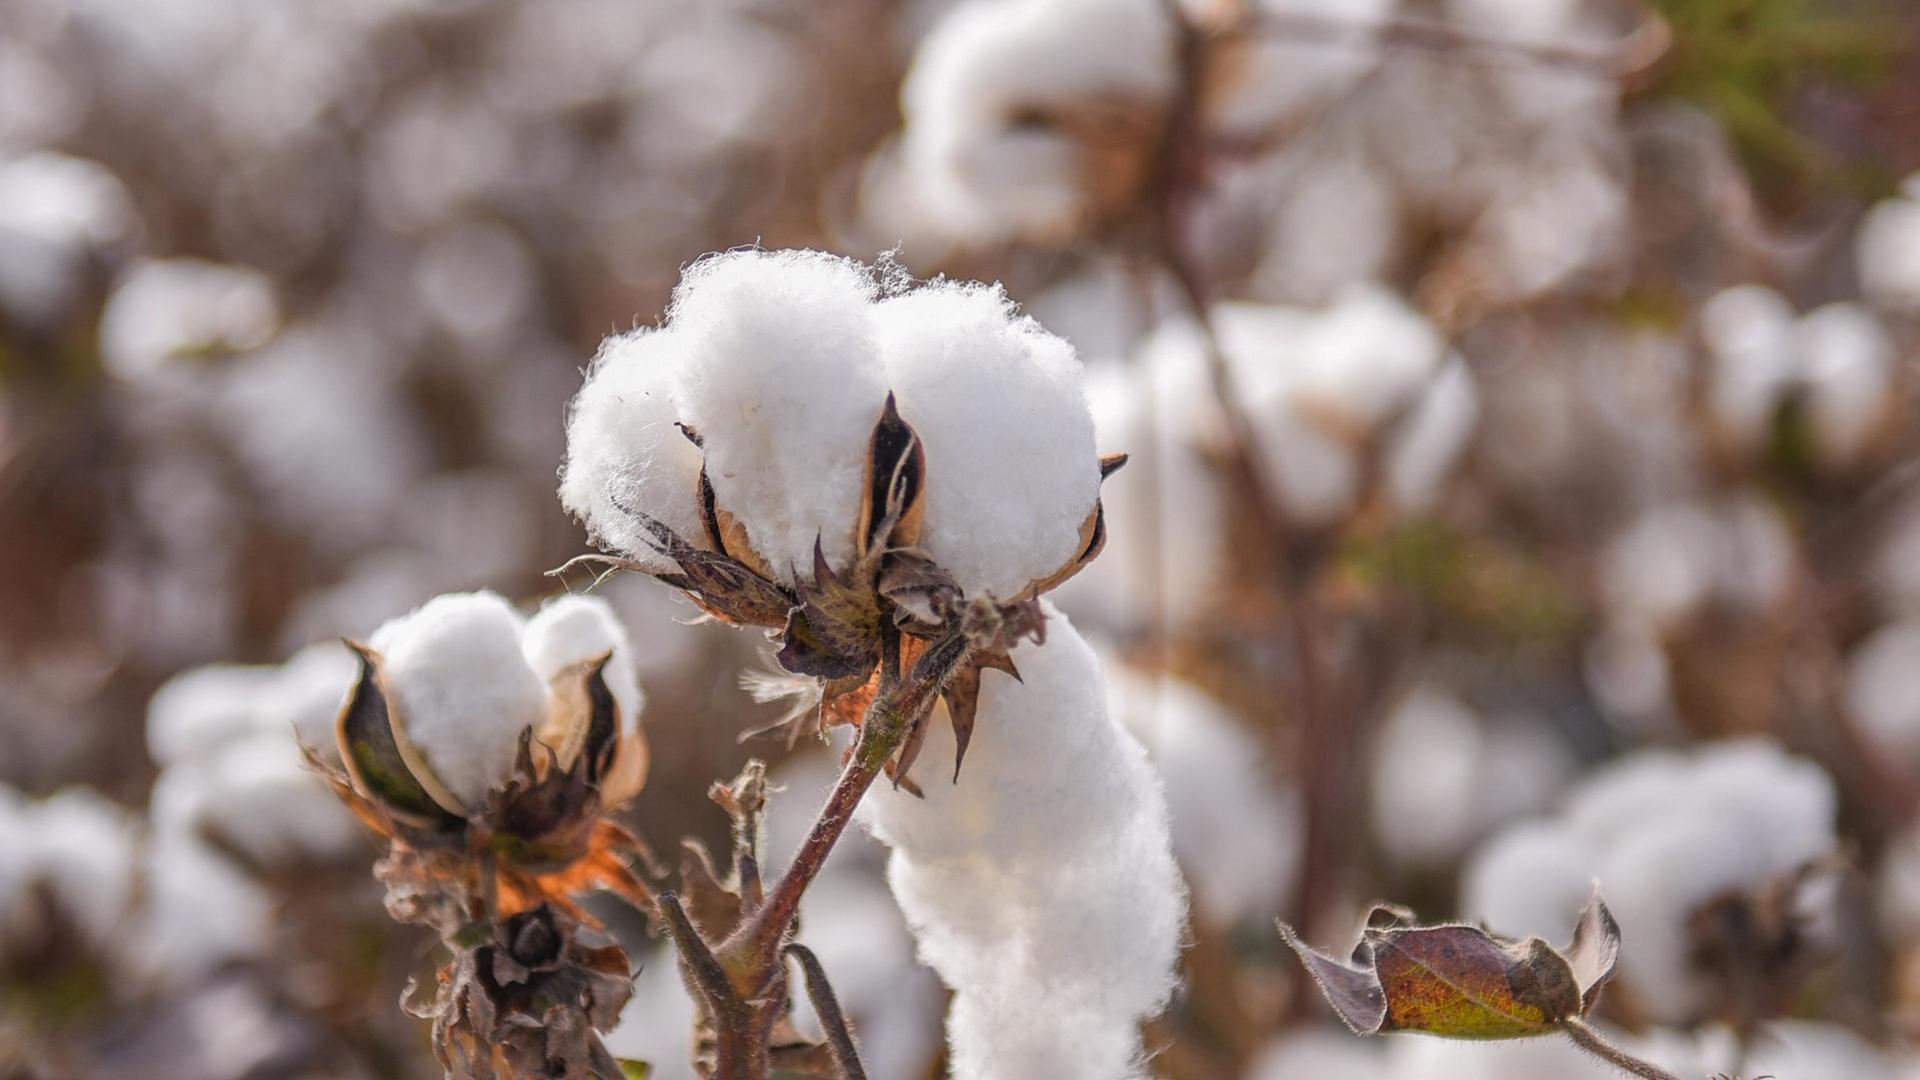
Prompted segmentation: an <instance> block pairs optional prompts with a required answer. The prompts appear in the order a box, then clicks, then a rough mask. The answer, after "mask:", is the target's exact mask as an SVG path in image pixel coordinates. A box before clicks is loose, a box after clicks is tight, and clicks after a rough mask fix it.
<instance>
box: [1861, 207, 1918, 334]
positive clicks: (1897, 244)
mask: <svg viewBox="0 0 1920 1080" xmlns="http://www.w3.org/2000/svg"><path fill="white" fill-rule="evenodd" d="M1854 267H1855V270H1856V272H1857V273H1858V274H1859V276H1860V287H1861V289H1862V290H1864V291H1865V292H1866V294H1867V297H1868V299H1871V300H1872V301H1873V302H1874V303H1876V304H1879V305H1881V306H1883V307H1887V308H1891V309H1893V310H1895V311H1902V312H1906V313H1908V314H1912V313H1915V312H1920V176H1913V177H1908V178H1907V182H1906V185H1905V190H1904V193H1903V195H1902V197H1900V198H1893V199H1887V200H1885V201H1884V202H1881V203H1879V204H1878V205H1876V206H1875V207H1874V208H1873V209H1872V210H1870V211H1868V212H1867V216H1866V219H1865V220H1864V221H1862V222H1861V223H1860V231H1859V233H1858V234H1857V235H1856V236H1855V237H1854Z"/></svg>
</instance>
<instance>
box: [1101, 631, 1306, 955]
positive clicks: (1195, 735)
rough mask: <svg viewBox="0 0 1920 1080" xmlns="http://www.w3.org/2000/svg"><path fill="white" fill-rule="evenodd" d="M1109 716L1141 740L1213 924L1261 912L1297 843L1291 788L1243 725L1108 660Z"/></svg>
mask: <svg viewBox="0 0 1920 1080" xmlns="http://www.w3.org/2000/svg"><path fill="white" fill-rule="evenodd" d="M1107 670H1108V702H1109V707H1110V708H1111V710H1112V712H1113V715H1114V716H1116V717H1118V718H1119V719H1120V721H1121V723H1123V724H1125V725H1126V728H1127V730H1128V731H1130V732H1132V733H1133V735H1134V737H1136V738H1138V739H1139V740H1140V741H1141V743H1142V744H1144V745H1145V746H1146V748H1147V756H1148V757H1149V758H1150V759H1151V760H1152V761H1153V766H1154V771H1155V772H1157V773H1159V774H1160V780H1161V783H1162V785H1163V787H1164V789H1165V791H1166V795H1167V805H1168V809H1169V811H1170V812H1171V815H1172V822H1173V852H1174V854H1175V855H1176V856H1177V857H1178V858H1179V860H1180V865H1181V867H1182V868H1184V869H1185V870H1186V872H1187V877H1188V880H1189V881H1190V882H1191V883H1192V885H1193V892H1194V903H1195V905H1196V906H1197V907H1198V908H1199V910H1200V914H1201V916H1202V917H1203V918H1204V919H1205V920H1206V922H1207V923H1208V924H1209V925H1211V926H1214V927H1231V926H1235V925H1238V924H1243V923H1244V924H1251V923H1255V922H1264V921H1266V920H1269V919H1271V918H1272V917H1273V916H1274V915H1275V914H1276V913H1277V912H1278V911H1279V910H1280V902H1281V900H1282V898H1284V897H1286V896H1289V895H1291V893H1292V889H1293V885H1294V878H1295V875H1297V874H1298V873H1299V860H1300V854H1301V849H1302V847H1303V845H1304V839H1303V836H1302V829H1303V826H1304V822H1303V812H1302V808H1301V805H1300V797H1299V794H1298V793H1297V792H1295V791H1293V790H1292V789H1290V788H1286V787H1283V786H1282V785H1281V784H1280V783H1278V782H1277V781H1276V779H1275V777H1274V775H1273V771H1272V765H1271V763H1270V762H1269V761H1268V760H1267V755H1266V752H1265V751H1264V750H1263V749H1262V748H1261V746H1260V742H1259V740H1258V739H1256V738H1255V737H1254V734H1253V732H1252V731H1250V730H1249V729H1248V728H1247V727H1246V726H1244V725H1242V724H1240V723H1237V722H1235V720H1234V718H1233V717H1232V716H1231V715H1229V714H1228V713H1227V712H1226V710H1225V709H1223V708H1222V707H1221V706H1220V705H1218V704H1216V703H1215V702H1214V701H1212V700H1211V699H1210V698H1208V697H1207V696H1206V695H1205V694H1204V693H1202V692H1201V691H1200V690H1199V689H1198V688H1196V687H1194V686H1191V685H1189V684H1187V683H1184V682H1181V681H1179V680H1176V679H1172V678H1156V677H1154V676H1151V675H1145V674H1138V673H1134V672H1131V671H1128V670H1127V669H1125V668H1121V667H1117V666H1112V665H1108V668H1107Z"/></svg>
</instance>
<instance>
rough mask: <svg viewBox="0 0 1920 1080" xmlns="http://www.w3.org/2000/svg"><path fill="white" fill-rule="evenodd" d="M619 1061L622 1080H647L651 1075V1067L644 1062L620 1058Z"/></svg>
mask: <svg viewBox="0 0 1920 1080" xmlns="http://www.w3.org/2000/svg"><path fill="white" fill-rule="evenodd" d="M619 1060H620V1075H621V1076H622V1077H623V1078H624V1080H647V1078H648V1077H650V1076H652V1075H653V1066H651V1065H649V1064H647V1063H646V1062H644V1061H635V1060H634V1059H632V1058H621V1059H619Z"/></svg>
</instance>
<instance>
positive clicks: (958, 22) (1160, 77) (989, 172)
mask: <svg viewBox="0 0 1920 1080" xmlns="http://www.w3.org/2000/svg"><path fill="white" fill-rule="evenodd" d="M1174 80H1175V72H1174V27H1173V23H1172V21H1171V19H1170V18H1169V17H1168V11H1167V9H1166V8H1165V7H1164V6H1163V5H1162V4H1161V2H1160V0H966V2H964V3H961V4H958V5H955V6H954V7H953V8H952V10H950V11H949V12H948V14H947V16H946V17H945V18H944V19H943V20H942V21H941V22H940V23H939V24H938V25H936V26H935V27H934V28H933V29H932V30H931V31H930V32H928V34H927V35H926V37H925V38H924V39H923V40H922V41H921V44H920V48H919V51H918V52H917V53H916V54H915V56H914V59H913V66H912V68H911V69H910V70H909V71H908V73H907V76H906V81H905V83H904V85H903V87H902V90H901V111H902V112H903V113H904V115H905V119H906V131H905V135H904V136H903V157H904V162H905V166H906V169H907V171H908V173H909V175H910V176H911V177H912V178H913V181H912V182H913V184H914V186H915V188H916V190H917V191H918V193H919V195H920V198H921V200H922V201H923V202H924V204H925V206H926V208H927V211H928V212H930V213H933V214H935V215H936V216H937V219H938V220H943V221H947V222H949V223H950V225H949V227H950V228H951V229H953V230H954V231H955V232H957V233H959V234H961V235H965V236H968V237H971V238H978V239H986V240H991V239H996V238H1007V237H1012V236H1019V235H1058V234H1060V233H1063V232H1066V231H1068V230H1071V229H1072V228H1073V227H1075V226H1076V225H1078V224H1080V223H1081V221H1082V219H1083V218H1084V217H1085V216H1086V215H1087V214H1088V213H1089V211H1090V210H1091V208H1092V204H1093V202H1094V201H1095V200H1096V198H1097V196H1096V194H1095V192H1094V191H1093V190H1092V189H1093V188H1094V186H1095V185H1097V184H1099V183H1101V182H1103V181H1104V180H1109V179H1111V177H1110V175H1108V174H1109V172H1110V170H1113V169H1115V168H1116V164H1117V163H1116V161H1115V158H1117V157H1121V158H1124V157H1132V156H1135V155H1139V156H1143V155H1144V154H1146V153H1147V152H1148V151H1149V150H1150V149H1151V142H1152V140H1153V138H1154V137H1155V132H1156V130H1157V127H1156V122H1155V121H1153V120H1151V119H1149V118H1151V117H1154V116H1156V115H1157V114H1158V112H1159V111H1160V110H1162V109H1163V108H1164V107H1165V105H1166V102H1167V100H1168V99H1169V97H1170V96H1171V94H1172V93H1173V89H1174ZM1129 142H1135V143H1137V145H1127V144H1128V143H1129ZM1119 167H1120V168H1127V167H1128V166H1126V165H1120V166H1119Z"/></svg>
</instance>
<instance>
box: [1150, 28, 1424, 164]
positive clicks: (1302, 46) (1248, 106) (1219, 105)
mask: <svg viewBox="0 0 1920 1080" xmlns="http://www.w3.org/2000/svg"><path fill="white" fill-rule="evenodd" d="M1397 3H1398V0H1258V2H1256V3H1253V4H1249V5H1247V7H1249V8H1251V9H1253V11H1254V12H1255V15H1254V17H1255V18H1259V17H1260V16H1262V15H1265V16H1267V17H1270V18H1271V19H1273V21H1274V22H1275V24H1276V26H1277V27H1278V28H1284V27H1285V26H1286V25H1287V18H1288V17H1289V16H1295V17H1304V18H1307V19H1309V20H1318V21H1323V22H1330V23H1332V24H1334V25H1337V26H1345V27H1347V28H1348V33H1347V34H1346V35H1345V36H1344V38H1343V39H1341V40H1337V41H1332V42H1329V41H1327V40H1324V39H1323V37H1322V35H1320V34H1318V33H1312V32H1309V33H1307V34H1303V35H1301V36H1300V38H1299V39H1298V40H1291V39H1290V37H1289V35H1288V34H1287V33H1285V31H1284V29H1280V30H1279V31H1278V32H1269V33H1264V34H1263V33H1258V32H1255V33H1249V34H1239V35H1233V36H1230V37H1228V38H1226V39H1225V40H1224V41H1223V43H1222V45H1221V46H1220V48H1219V60H1218V62H1217V65H1216V68H1215V70H1214V72H1213V74H1212V78H1211V79H1210V80H1209V82H1208V85H1207V88H1206V94H1205V101H1204V112H1205V114H1206V118H1207V121H1208V123H1209V126H1210V128H1211V130H1213V131H1215V132H1217V133H1218V134H1220V135H1222V136H1225V137H1228V138H1234V139H1251V140H1268V139H1271V138H1272V137H1273V135H1274V133H1275V132H1276V131H1284V130H1287V128H1288V127H1289V126H1290V125H1292V124H1293V123H1296V122H1298V121H1300V120H1301V119H1303V118H1304V117H1305V116H1306V115H1307V114H1309V113H1310V112H1311V111H1312V110H1314V109H1318V108H1321V107H1323V106H1325V105H1326V104H1328V103H1329V102H1331V101H1332V100H1333V99H1335V98H1337V97H1338V96H1340V95H1341V94H1342V93H1344V92H1346V91H1347V90H1348V89H1350V88H1351V87H1352V86H1353V84H1354V83H1355V82H1356V81H1358V80H1359V79H1360V77H1361V76H1363V75H1365V74H1366V73H1367V72H1369V71H1371V70H1373V68H1374V67H1375V66H1376V65H1378V64H1379V63H1380V59H1381V53H1380V50H1379V49H1378V48H1377V47H1375V46H1374V45H1372V44H1371V42H1370V41H1369V38H1370V37H1371V34H1372V24H1373V23H1375V22H1377V21H1379V20H1380V19H1383V18H1385V17H1386V16H1387V15H1388V14H1389V13H1391V12H1392V10H1393V9H1394V8H1395V7H1396V6H1397ZM1185 6H1187V7H1189V8H1194V9H1199V12H1200V13H1201V14H1203V15H1204V14H1205V13H1206V9H1207V8H1208V7H1209V4H1208V3H1206V2H1205V0H1185ZM1310 25H1323V23H1314V24H1310Z"/></svg>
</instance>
